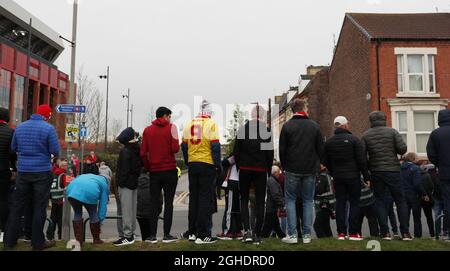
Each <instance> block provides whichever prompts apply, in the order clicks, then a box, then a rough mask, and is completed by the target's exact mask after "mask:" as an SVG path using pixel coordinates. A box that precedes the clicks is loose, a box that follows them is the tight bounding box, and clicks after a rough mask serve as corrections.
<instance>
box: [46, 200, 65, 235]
mask: <svg viewBox="0 0 450 271" xmlns="http://www.w3.org/2000/svg"><path fill="white" fill-rule="evenodd" d="M62 216H63V204H62V203H60V204H58V203H55V202H52V211H51V213H50V220H51V223H50V224H49V225H48V228H47V239H48V240H54V239H55V231H56V226H58V239H59V240H61V239H62Z"/></svg>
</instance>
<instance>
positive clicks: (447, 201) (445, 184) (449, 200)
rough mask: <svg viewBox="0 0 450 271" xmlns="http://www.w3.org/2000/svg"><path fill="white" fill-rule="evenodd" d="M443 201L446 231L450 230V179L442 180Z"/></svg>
mask: <svg viewBox="0 0 450 271" xmlns="http://www.w3.org/2000/svg"><path fill="white" fill-rule="evenodd" d="M441 190H442V200H443V201H444V215H445V218H447V219H444V230H445V229H447V230H450V219H449V218H450V179H441ZM449 235H450V233H449Z"/></svg>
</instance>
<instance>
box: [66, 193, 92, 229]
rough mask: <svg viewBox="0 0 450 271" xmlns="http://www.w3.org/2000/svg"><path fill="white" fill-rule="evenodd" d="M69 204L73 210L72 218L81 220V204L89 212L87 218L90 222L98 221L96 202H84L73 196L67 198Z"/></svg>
mask: <svg viewBox="0 0 450 271" xmlns="http://www.w3.org/2000/svg"><path fill="white" fill-rule="evenodd" d="M69 202H70V205H72V209H73V212H74V216H73V220H74V221H80V220H83V206H84V208H86V210H87V211H88V214H89V219H90V223H91V224H95V223H97V222H98V221H99V219H98V212H97V204H86V203H84V202H81V201H79V200H76V199H74V198H69Z"/></svg>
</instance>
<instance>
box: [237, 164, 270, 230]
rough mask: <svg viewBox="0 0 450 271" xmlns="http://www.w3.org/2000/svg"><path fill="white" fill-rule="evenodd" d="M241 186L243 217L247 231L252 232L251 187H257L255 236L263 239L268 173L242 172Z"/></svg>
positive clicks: (240, 177)
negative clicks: (250, 211) (249, 203)
mask: <svg viewBox="0 0 450 271" xmlns="http://www.w3.org/2000/svg"><path fill="white" fill-rule="evenodd" d="M239 184H240V193H241V215H242V222H243V224H244V230H245V231H249V230H250V222H249V210H248V201H249V192H250V186H251V185H252V184H253V186H254V187H255V204H256V225H255V230H254V231H255V232H254V234H255V235H256V236H258V237H261V231H262V226H263V223H264V210H265V204H266V185H267V172H259V171H250V170H241V171H240V172H239Z"/></svg>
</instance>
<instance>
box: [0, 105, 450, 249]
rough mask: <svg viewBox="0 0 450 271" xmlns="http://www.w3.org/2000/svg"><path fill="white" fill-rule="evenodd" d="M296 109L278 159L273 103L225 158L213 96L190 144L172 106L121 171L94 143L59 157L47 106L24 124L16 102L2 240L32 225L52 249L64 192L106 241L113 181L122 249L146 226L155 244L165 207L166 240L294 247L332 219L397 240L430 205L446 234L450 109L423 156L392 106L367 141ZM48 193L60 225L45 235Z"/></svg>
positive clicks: (2, 160) (1, 183)
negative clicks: (184, 189)
mask: <svg viewBox="0 0 450 271" xmlns="http://www.w3.org/2000/svg"><path fill="white" fill-rule="evenodd" d="M291 109H292V112H293V117H292V119H290V120H289V121H287V122H286V123H285V124H284V125H283V127H282V130H281V134H280V140H279V158H280V159H279V160H280V161H277V160H276V159H274V157H275V153H274V145H273V135H272V131H271V129H270V126H269V125H267V120H266V117H267V112H266V111H265V110H264V109H263V107H261V106H259V105H257V106H255V108H254V109H253V110H252V112H251V117H250V120H248V121H246V123H245V124H244V125H243V126H242V127H240V128H239V130H238V131H237V134H236V138H235V140H233V143H232V144H233V151H232V153H231V154H230V155H229V156H227V157H226V158H224V159H223V160H222V154H221V145H220V136H219V129H218V126H217V124H216V122H215V121H214V120H213V119H212V113H213V112H212V108H211V105H210V104H209V103H208V102H207V101H203V103H202V105H201V108H200V112H199V114H198V115H197V116H196V117H195V118H193V119H192V120H191V121H190V122H189V123H187V124H186V125H185V126H184V130H183V134H182V138H181V145H180V143H179V136H178V129H177V127H176V125H175V124H173V123H172V122H171V116H172V112H171V110H170V109H168V108H166V107H160V108H158V110H157V111H156V119H155V120H154V121H153V122H152V124H151V125H150V126H149V127H147V128H146V129H145V130H144V132H143V134H142V137H140V136H139V133H138V132H136V131H135V130H134V129H133V128H131V127H129V128H126V129H125V130H123V131H122V132H121V133H120V135H119V136H118V137H117V141H118V142H120V143H121V144H122V145H123V148H122V149H121V151H120V154H119V157H118V161H117V171H116V174H115V176H113V173H112V171H111V169H110V168H109V167H108V166H107V165H106V163H105V162H104V161H100V160H99V159H98V158H97V156H96V155H95V153H94V152H91V153H90V155H88V156H86V157H84V158H83V161H82V162H80V161H79V159H78V158H77V157H76V155H73V156H72V157H71V161H68V160H65V159H59V158H58V157H60V147H59V143H58V140H57V136H56V132H55V129H54V127H53V126H51V125H50V124H49V123H48V120H49V119H50V118H51V115H52V110H51V108H50V107H49V106H48V105H41V106H39V108H38V112H37V113H36V114H34V115H32V116H31V118H30V120H29V121H26V122H24V123H22V124H20V125H18V126H17V127H16V129H15V131H14V130H13V129H11V128H10V127H9V126H8V122H9V112H8V110H6V109H0V230H1V231H2V232H4V238H3V242H4V246H5V248H7V249H11V248H13V247H14V246H15V245H16V244H17V240H18V239H19V237H20V236H21V235H23V234H25V235H26V237H28V238H29V239H31V246H32V248H33V249H34V250H42V249H46V248H49V247H52V246H54V245H55V242H54V239H55V233H56V229H57V228H58V238H59V239H61V232H62V231H61V224H62V205H63V200H64V195H66V196H67V199H68V202H69V203H70V205H71V206H72V209H73V211H74V218H73V223H72V225H73V230H74V235H75V238H76V240H77V241H79V242H80V244H82V243H83V241H84V232H83V230H84V228H83V216H82V214H83V213H82V208H83V207H84V208H85V209H86V210H87V212H88V214H89V219H90V230H91V234H92V237H93V242H94V244H102V243H103V241H102V240H101V239H100V233H101V225H102V222H103V221H104V219H105V218H106V213H107V204H108V202H109V194H110V188H111V189H112V192H113V193H114V194H115V197H116V203H117V215H118V217H119V218H120V219H119V220H118V221H117V231H118V240H117V241H115V242H114V243H113V244H114V245H115V246H125V245H130V244H133V243H134V242H135V235H136V234H135V232H136V227H137V224H139V227H140V231H141V235H142V241H145V242H149V243H153V244H155V243H157V242H158V238H157V229H158V219H159V216H160V214H161V213H163V220H164V222H163V223H164V227H163V238H162V242H163V243H172V242H176V241H177V240H179V238H181V239H187V240H189V241H193V242H195V244H199V245H201V244H211V243H215V242H217V241H218V239H221V240H233V239H239V240H242V242H244V243H256V244H261V242H262V241H263V238H269V237H278V238H279V239H281V241H282V242H284V243H288V244H297V243H299V239H300V240H301V241H302V242H303V243H304V244H308V243H311V242H312V230H314V231H315V233H316V236H317V237H318V238H325V237H328V238H329V237H332V236H333V230H332V227H331V220H334V219H335V220H336V226H337V227H336V231H337V238H338V239H339V240H347V239H348V240H352V241H361V240H363V234H362V233H363V232H362V228H363V222H364V218H366V219H367V222H368V225H369V231H370V235H371V236H373V237H380V238H382V239H383V240H392V235H391V233H392V234H393V235H394V237H397V236H398V238H400V239H402V240H405V241H407V240H412V239H413V236H414V238H421V237H422V236H423V234H422V219H421V216H422V210H423V212H424V214H425V216H426V219H427V224H428V227H429V233H430V237H435V236H436V235H438V236H445V237H447V238H448V235H449V228H450V227H449V226H450V221H449V220H448V219H446V218H448V217H449V209H450V208H449V204H450V149H449V148H450V147H449V145H448V140H449V139H450V110H448V109H447V110H442V111H441V112H440V113H439V125H440V128H438V129H436V130H435V131H434V132H433V133H432V134H431V136H430V139H429V142H428V146H427V154H428V159H429V161H428V160H427V161H424V160H420V157H419V156H418V155H417V154H415V153H413V152H408V153H407V146H406V144H405V142H404V140H403V138H402V136H401V135H400V134H399V132H398V131H397V130H395V129H392V128H389V127H387V118H386V115H385V114H384V113H383V112H379V111H376V112H372V113H371V114H370V116H369V121H370V124H371V128H370V129H369V130H368V131H366V132H365V133H364V135H363V136H362V137H361V138H358V137H356V136H354V135H353V134H352V133H351V125H350V122H349V120H348V119H347V118H346V117H344V116H338V117H336V119H335V120H334V123H333V125H334V126H335V132H334V135H333V136H332V137H330V138H329V139H328V140H326V141H325V140H324V137H323V135H322V133H321V130H320V127H319V125H318V124H317V123H316V122H314V121H313V120H311V119H310V118H309V116H308V113H307V104H306V101H304V100H301V99H296V100H294V101H293V102H292V103H291ZM180 150H181V151H182V154H183V158H184V162H185V164H186V166H187V168H188V178H189V206H188V223H187V230H186V231H185V232H184V233H182V234H180V236H179V237H176V236H175V235H172V233H171V230H172V219H173V201H174V197H175V192H176V187H177V184H178V179H179V177H180V172H179V169H178V168H177V162H176V159H175V155H176V154H177V153H178V152H179V151H180ZM52 158H53V164H52V163H51V159H52ZM81 163H83V166H82V168H83V170H82V171H81V172H80V169H81V165H80V164H81ZM12 180H15V182H13V181H12ZM113 180H114V181H113ZM217 187H220V188H221V189H223V190H224V191H225V211H224V215H223V220H222V225H221V226H222V232H221V233H219V234H218V235H217V236H214V234H213V233H212V229H213V220H212V216H213V214H214V213H217V209H218V208H217V197H218V196H220V193H221V190H218V189H217ZM12 188H13V189H12ZM218 193H219V195H218ZM49 199H51V203H52V210H51V214H50V221H51V223H50V224H49V226H48V228H47V232H46V236H45V235H44V233H43V229H44V224H45V221H46V217H47V213H46V210H47V206H48V202H49ZM394 204H395V207H396V208H394ZM395 209H396V212H395V211H394V210H395ZM433 212H434V215H435V217H440V216H441V214H444V215H445V216H444V217H445V219H444V223H438V224H439V225H440V226H439V228H438V231H437V232H436V231H435V228H434V219H433ZM396 214H397V216H398V220H399V227H398V226H397V216H396ZM411 214H412V217H413V221H414V227H413V229H414V231H413V233H414V234H413V235H412V234H411V231H410V225H409V224H410V223H409V222H410V218H411ZM389 222H390V225H389ZM438 222H440V220H439V221H438ZM389 226H391V228H390V227H389Z"/></svg>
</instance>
